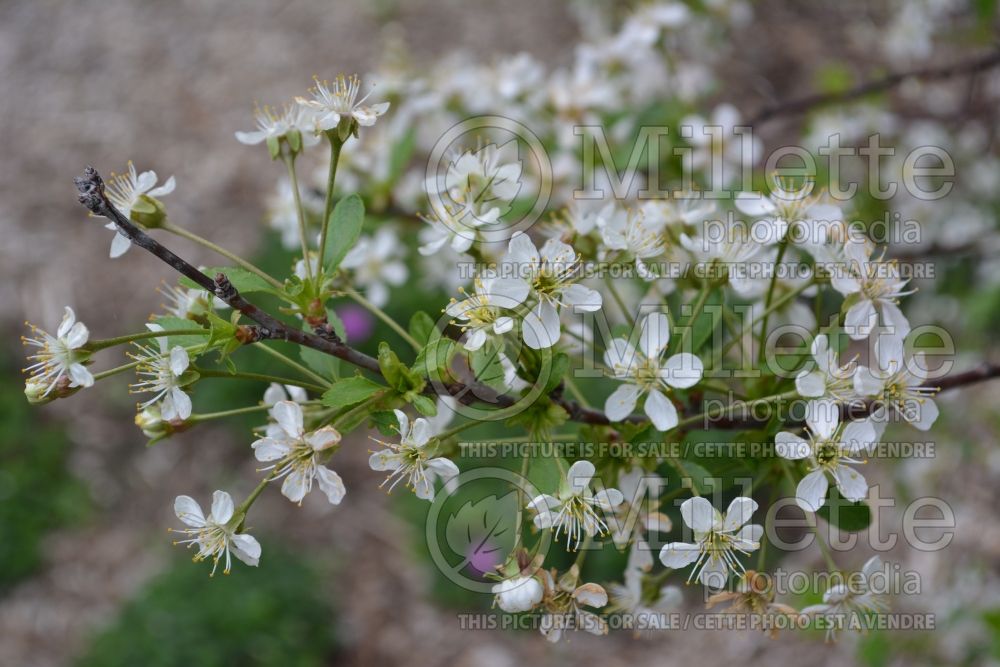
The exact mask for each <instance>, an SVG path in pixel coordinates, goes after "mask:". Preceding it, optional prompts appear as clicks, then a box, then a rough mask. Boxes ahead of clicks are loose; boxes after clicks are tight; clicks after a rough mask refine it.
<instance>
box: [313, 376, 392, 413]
mask: <svg viewBox="0 0 1000 667" xmlns="http://www.w3.org/2000/svg"><path fill="white" fill-rule="evenodd" d="M384 389H386V387H383V386H382V385H380V384H377V383H375V382H372V381H371V380H369V379H368V378H365V377H361V376H360V375H357V376H355V377H349V378H344V379H343V380H340V381H338V382H336V383H335V384H334V385H333V386H332V387H330V388H329V389H327V390H326V392H324V393H323V397H322V398H321V399H320V400H321V401H322V402H323V405H325V406H327V407H330V408H336V409H340V408H346V407H349V406H352V405H357V404H358V403H361V402H362V401H366V400H368V399H369V398H371V397H372V396H374V395H375V394H377V393H378V392H380V391H382V390H384Z"/></svg>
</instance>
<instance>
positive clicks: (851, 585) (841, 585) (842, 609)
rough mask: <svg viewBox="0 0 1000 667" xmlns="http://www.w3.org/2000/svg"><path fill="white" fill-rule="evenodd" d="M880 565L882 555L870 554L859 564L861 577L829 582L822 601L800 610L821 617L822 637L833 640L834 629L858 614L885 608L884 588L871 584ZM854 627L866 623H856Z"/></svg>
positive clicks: (862, 614) (852, 619)
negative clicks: (833, 582) (823, 630)
mask: <svg viewBox="0 0 1000 667" xmlns="http://www.w3.org/2000/svg"><path fill="white" fill-rule="evenodd" d="M882 569H883V565H882V559H881V558H879V557H878V556H872V557H871V558H869V559H868V561H867V562H865V564H864V566H863V567H862V568H861V577H860V578H859V577H850V579H849V580H847V581H842V582H838V583H835V584H833V585H832V586H830V588H829V589H827V591H826V592H825V593H823V602H822V603H821V604H814V605H811V606H809V607H806V608H805V609H803V610H802V614H803V615H804V616H813V617H822V619H823V627H825V628H826V640H827V641H828V642H829V641H833V640H834V639H835V638H836V635H837V631H838V630H841V629H843V628H845V627H848V626H850V625H852V624H854V623H855V621H858V620H859V619H858V617H860V616H865V615H867V614H871V613H881V612H885V611H887V610H888V609H889V605H888V602H887V601H886V599H885V598H886V595H885V594H886V591H882V590H879V588H878V587H877V586H876V585H874V584H875V581H874V577H875V575H876V574H877V573H879V572H881V571H882ZM858 627H860V628H864V627H866V626H865V625H864V624H858Z"/></svg>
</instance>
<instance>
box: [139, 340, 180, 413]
mask: <svg viewBox="0 0 1000 667" xmlns="http://www.w3.org/2000/svg"><path fill="white" fill-rule="evenodd" d="M146 328H147V329H149V330H150V331H164V329H163V327H162V326H160V325H159V324H153V323H150V324H147V325H146ZM168 341H169V339H168V337H167V336H159V337H157V343H158V345H159V349H158V350H156V349H154V348H153V347H151V346H147V345H139V344H138V343H137V344H136V347H137V348H138V349H139V354H137V355H132V358H133V359H135V360H136V361H137V362H139V363H138V366H136V375H137V376H138V377H139V381H138V382H137V383H135V384H133V385H132V386H131V389H132V391H133V392H136V393H142V392H153V397H152V398H150V399H149V400H147V401H145V402H143V403H140V404H139V407H140V409H145V408H148V407H149V406H150V405H153V404H154V403H157V402H158V403H159V404H160V415H161V416H162V417H163V419H165V420H166V421H173V420H175V419H182V420H183V419H187V418H188V417H190V416H191V397H190V396H188V394H187V392H185V391H184V389H183V388H182V387H183V386H184V385H185V384H186V382H185V380H186V379H187V378H186V377H185V373H186V372H187V369H188V366H189V365H190V363H191V360H190V358H189V357H188V353H187V350H186V349H184V348H183V347H181V346H180V345H174V346H173V347H169V342H168Z"/></svg>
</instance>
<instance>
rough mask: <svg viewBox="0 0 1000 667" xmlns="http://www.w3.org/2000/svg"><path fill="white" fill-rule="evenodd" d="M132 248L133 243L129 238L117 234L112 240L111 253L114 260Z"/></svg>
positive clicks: (119, 233)
mask: <svg viewBox="0 0 1000 667" xmlns="http://www.w3.org/2000/svg"><path fill="white" fill-rule="evenodd" d="M131 247H132V242H131V241H129V240H128V237H127V236H125V235H124V234H122V233H121V232H115V237H114V238H113V239H111V253H110V256H111V258H112V259H115V258H117V257H121V256H122V255H124V254H125V253H126V252H128V249H129V248H131Z"/></svg>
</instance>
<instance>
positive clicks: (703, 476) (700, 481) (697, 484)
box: [677, 460, 715, 493]
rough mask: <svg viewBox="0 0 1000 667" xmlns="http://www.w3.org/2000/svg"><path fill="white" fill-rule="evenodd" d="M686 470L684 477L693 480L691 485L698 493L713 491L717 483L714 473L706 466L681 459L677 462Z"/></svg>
mask: <svg viewBox="0 0 1000 667" xmlns="http://www.w3.org/2000/svg"><path fill="white" fill-rule="evenodd" d="M677 463H678V464H679V465H680V467H681V469H682V470H683V471H684V477H685V478H686V479H689V480H690V481H691V486H692V488H694V489H695V490H696V491H698V493H711V492H712V490H713V488H714V486H715V484H714V481H713V477H712V473H710V472H708V470H706V469H705V468H704V467H702V466H700V465H698V464H697V463H694V462H692V461H684V460H680V461H678V462H677Z"/></svg>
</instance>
